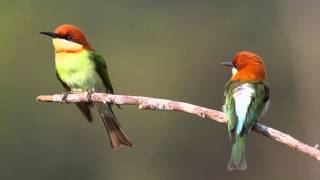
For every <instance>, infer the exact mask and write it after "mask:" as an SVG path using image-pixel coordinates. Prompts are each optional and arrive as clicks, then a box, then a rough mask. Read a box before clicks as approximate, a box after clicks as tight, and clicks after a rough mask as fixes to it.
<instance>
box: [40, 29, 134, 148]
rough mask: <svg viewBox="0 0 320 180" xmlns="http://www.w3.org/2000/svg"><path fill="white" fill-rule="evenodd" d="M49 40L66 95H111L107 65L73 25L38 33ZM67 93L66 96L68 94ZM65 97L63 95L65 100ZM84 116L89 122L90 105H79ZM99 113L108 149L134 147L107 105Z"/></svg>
mask: <svg viewBox="0 0 320 180" xmlns="http://www.w3.org/2000/svg"><path fill="white" fill-rule="evenodd" d="M41 34H44V35H48V36H50V37H52V38H53V39H52V41H53V46H54V49H55V64H56V65H55V66H56V74H57V77H58V79H59V81H60V82H61V83H62V85H63V86H64V88H65V89H66V90H67V91H68V92H67V94H68V93H69V92H89V97H88V98H90V93H92V92H94V89H95V88H99V87H100V88H102V89H103V90H104V91H105V92H106V93H113V88H112V85H111V81H110V79H109V75H108V71H107V65H106V63H105V61H104V59H103V58H102V56H101V55H99V54H98V53H97V52H96V51H95V50H94V49H93V48H92V47H91V45H90V44H89V43H88V41H87V39H86V37H85V35H84V33H82V32H81V30H80V29H79V28H77V27H75V26H73V25H67V24H66V25H62V26H59V27H58V28H56V30H55V31H54V32H41ZM67 94H66V95H67ZM65 97H66V96H64V98H65ZM77 106H78V107H79V108H80V110H81V111H82V113H83V114H84V115H85V117H86V118H87V119H88V120H89V121H92V117H91V112H90V106H92V104H89V103H78V104H77ZM98 110H99V112H100V115H101V118H102V120H103V122H104V125H105V127H106V129H107V131H108V134H109V138H110V142H111V147H112V148H119V147H120V146H121V145H125V146H129V147H133V146H134V145H133V143H132V141H131V140H130V138H129V137H128V136H127V135H126V134H125V132H124V131H123V130H122V128H121V127H120V124H119V122H118V121H117V118H116V116H115V115H114V113H113V111H112V108H111V105H110V104H98Z"/></svg>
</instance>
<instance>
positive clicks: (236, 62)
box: [221, 51, 270, 171]
mask: <svg viewBox="0 0 320 180" xmlns="http://www.w3.org/2000/svg"><path fill="white" fill-rule="evenodd" d="M221 65H224V66H229V67H232V77H231V79H230V80H229V81H228V82H227V84H226V86H225V91H224V99H225V103H224V106H223V111H224V113H225V114H226V118H227V124H228V132H229V137H230V140H231V143H232V148H231V158H230V161H229V163H228V165H227V169H228V170H230V171H233V170H242V171H243V170H246V169H247V161H246V140H247V134H248V132H249V131H250V130H251V128H252V127H253V125H254V124H255V123H256V122H257V121H258V120H259V119H260V118H261V117H262V116H263V115H264V114H265V112H266V111H267V109H268V107H269V104H270V101H269V87H268V85H267V84H266V82H265V76H266V70H265V66H264V63H263V60H262V58H261V57H260V56H258V55H257V54H255V53H252V52H249V51H240V52H238V53H237V54H236V55H235V56H234V58H233V60H232V61H231V62H230V61H229V62H223V63H221Z"/></svg>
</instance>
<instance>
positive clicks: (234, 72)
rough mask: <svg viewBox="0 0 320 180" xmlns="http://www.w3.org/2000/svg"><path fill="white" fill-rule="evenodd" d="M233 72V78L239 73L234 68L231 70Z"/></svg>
mask: <svg viewBox="0 0 320 180" xmlns="http://www.w3.org/2000/svg"><path fill="white" fill-rule="evenodd" d="M231 71H232V76H234V75H235V74H237V72H238V70H237V69H236V68H234V67H233V68H232V69H231Z"/></svg>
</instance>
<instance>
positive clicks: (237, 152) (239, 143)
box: [227, 134, 247, 171]
mask: <svg viewBox="0 0 320 180" xmlns="http://www.w3.org/2000/svg"><path fill="white" fill-rule="evenodd" d="M246 136H247V135H246V134H244V135H243V136H239V135H236V136H235V138H234V139H233V144H232V152H231V158H230V161H229V163H228V166H227V169H228V170H229V171H233V170H236V169H238V170H241V171H244V170H246V169H247V161H246V156H245V154H246Z"/></svg>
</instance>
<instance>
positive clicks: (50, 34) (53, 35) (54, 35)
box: [40, 32, 59, 38]
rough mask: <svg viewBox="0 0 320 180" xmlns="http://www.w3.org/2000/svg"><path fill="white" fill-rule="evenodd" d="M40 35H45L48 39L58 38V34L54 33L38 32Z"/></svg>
mask: <svg viewBox="0 0 320 180" xmlns="http://www.w3.org/2000/svg"><path fill="white" fill-rule="evenodd" d="M40 34H43V35H47V36H50V37H53V38H58V37H59V36H58V34H57V33H54V32H40Z"/></svg>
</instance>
